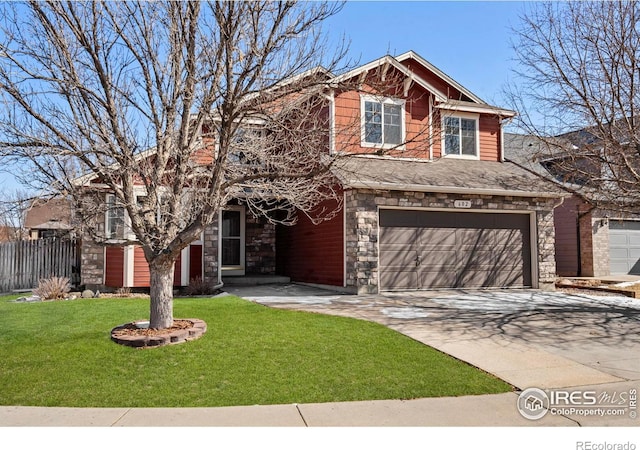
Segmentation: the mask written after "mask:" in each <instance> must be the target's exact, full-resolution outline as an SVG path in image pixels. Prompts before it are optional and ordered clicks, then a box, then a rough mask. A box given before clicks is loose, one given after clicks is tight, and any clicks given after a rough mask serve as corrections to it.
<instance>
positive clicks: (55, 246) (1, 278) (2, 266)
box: [0, 238, 80, 293]
mask: <svg viewBox="0 0 640 450" xmlns="http://www.w3.org/2000/svg"><path fill="white" fill-rule="evenodd" d="M77 244H78V241H76V240H74V239H59V238H51V239H37V240H32V241H17V242H8V243H4V244H0V293H1V292H10V291H12V290H17V289H31V288H35V287H36V286H37V285H38V281H40V279H42V278H49V277H54V276H57V277H67V278H69V279H70V280H71V283H72V284H73V283H75V282H77V281H78V280H77V278H78V276H79V273H80V261H79V252H78V245H77Z"/></svg>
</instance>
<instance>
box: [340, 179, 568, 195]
mask: <svg viewBox="0 0 640 450" xmlns="http://www.w3.org/2000/svg"><path fill="white" fill-rule="evenodd" d="M345 185H346V186H347V187H349V188H355V189H379V190H388V191H407V192H434V193H437V194H477V195H500V196H505V197H542V198H561V197H564V196H565V195H563V194H555V193H552V192H533V191H514V190H509V189H478V188H466V187H458V186H426V185H424V184H405V183H388V182H384V181H375V182H371V183H367V182H362V181H350V182H347V183H345Z"/></svg>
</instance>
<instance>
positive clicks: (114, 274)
mask: <svg viewBox="0 0 640 450" xmlns="http://www.w3.org/2000/svg"><path fill="white" fill-rule="evenodd" d="M104 267H105V270H104V272H105V273H104V284H105V286H109V287H122V286H123V284H124V281H123V280H124V248H123V247H107V248H106V249H105V265H104Z"/></svg>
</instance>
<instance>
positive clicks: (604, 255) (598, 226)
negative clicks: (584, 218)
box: [591, 218, 611, 277]
mask: <svg viewBox="0 0 640 450" xmlns="http://www.w3.org/2000/svg"><path fill="white" fill-rule="evenodd" d="M591 230H592V232H593V238H592V252H593V276H594V277H602V276H605V275H610V274H611V267H610V262H609V220H608V219H603V218H593V219H592V220H591Z"/></svg>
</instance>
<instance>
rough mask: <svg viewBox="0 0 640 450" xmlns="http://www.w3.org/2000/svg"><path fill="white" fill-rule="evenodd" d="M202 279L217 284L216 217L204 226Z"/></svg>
mask: <svg viewBox="0 0 640 450" xmlns="http://www.w3.org/2000/svg"><path fill="white" fill-rule="evenodd" d="M202 244H203V245H202V259H203V260H204V262H203V272H202V279H203V281H204V282H205V283H207V284H210V285H216V284H218V219H217V217H216V219H215V220H214V222H213V223H212V224H211V225H209V226H207V227H205V229H204V241H203V243H202Z"/></svg>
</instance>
